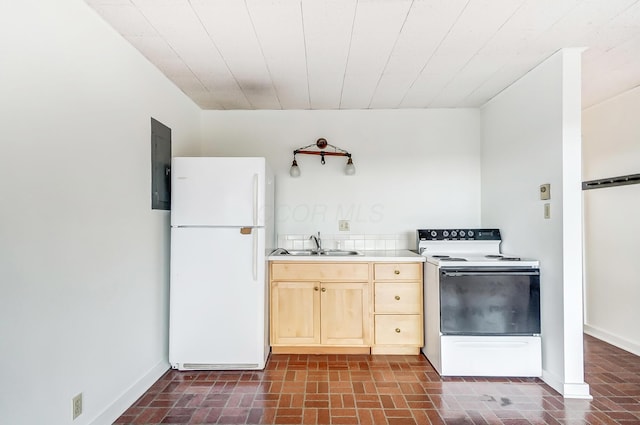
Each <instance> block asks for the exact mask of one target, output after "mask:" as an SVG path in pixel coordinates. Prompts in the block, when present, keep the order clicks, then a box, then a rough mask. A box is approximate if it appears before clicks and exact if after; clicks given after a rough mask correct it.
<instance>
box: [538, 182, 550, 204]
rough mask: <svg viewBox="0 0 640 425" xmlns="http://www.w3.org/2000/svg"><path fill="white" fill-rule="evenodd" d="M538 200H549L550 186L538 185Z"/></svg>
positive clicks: (547, 184)
mask: <svg viewBox="0 0 640 425" xmlns="http://www.w3.org/2000/svg"><path fill="white" fill-rule="evenodd" d="M540 199H541V200H543V201H546V200H548V199H551V184H549V183H545V184H542V185H540Z"/></svg>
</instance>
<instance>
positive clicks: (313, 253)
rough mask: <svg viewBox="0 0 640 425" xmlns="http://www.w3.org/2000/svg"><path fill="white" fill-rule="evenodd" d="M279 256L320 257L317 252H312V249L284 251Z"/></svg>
mask: <svg viewBox="0 0 640 425" xmlns="http://www.w3.org/2000/svg"><path fill="white" fill-rule="evenodd" d="M277 255H303V256H304V255H318V253H317V252H315V251H311V250H310V249H303V250H297V251H295V250H289V249H288V250H283V252H281V253H280V254H277Z"/></svg>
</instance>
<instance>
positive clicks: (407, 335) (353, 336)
mask: <svg viewBox="0 0 640 425" xmlns="http://www.w3.org/2000/svg"><path fill="white" fill-rule="evenodd" d="M270 267H271V269H270V273H271V284H270V285H271V286H270V287H271V346H272V351H273V352H274V353H318V354H320V353H367V354H368V353H373V354H418V353H419V352H420V347H422V344H423V339H424V337H423V323H424V322H423V319H422V317H423V306H422V305H423V297H422V263H418V262H416V263H386V262H385V263H381V262H380V263H370V262H361V263H349V262H339V263H332V262H318V261H315V262H311V261H310V262H302V261H291V262H287V261H272V262H271V265H270Z"/></svg>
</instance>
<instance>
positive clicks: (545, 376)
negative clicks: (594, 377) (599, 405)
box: [542, 369, 593, 400]
mask: <svg viewBox="0 0 640 425" xmlns="http://www.w3.org/2000/svg"><path fill="white" fill-rule="evenodd" d="M542 380H543V381H544V382H545V383H546V384H547V385H549V386H550V387H551V388H553V389H554V390H556V391H557V392H559V393H560V395H562V397H564V398H573V399H582V400H592V399H593V397H592V396H591V394H589V384H587V383H584V382H582V383H579V384H568V383H565V382H563V381H562V379H560V378H559V377H558V376H557V375H555V374H553V373H551V372H549V371H548V370H545V369H543V370H542Z"/></svg>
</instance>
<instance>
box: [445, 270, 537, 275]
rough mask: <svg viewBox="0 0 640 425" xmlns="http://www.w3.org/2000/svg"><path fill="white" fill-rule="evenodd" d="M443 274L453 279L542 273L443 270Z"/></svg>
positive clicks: (535, 271)
mask: <svg viewBox="0 0 640 425" xmlns="http://www.w3.org/2000/svg"><path fill="white" fill-rule="evenodd" d="M442 274H443V275H444V276H452V277H456V276H490V275H509V276H539V275H540V271H538V270H531V271H522V270H518V271H513V270H511V271H509V270H500V271H496V270H491V271H484V272H481V271H455V272H450V271H447V270H443V271H442Z"/></svg>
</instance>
